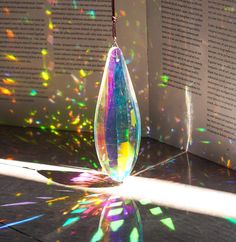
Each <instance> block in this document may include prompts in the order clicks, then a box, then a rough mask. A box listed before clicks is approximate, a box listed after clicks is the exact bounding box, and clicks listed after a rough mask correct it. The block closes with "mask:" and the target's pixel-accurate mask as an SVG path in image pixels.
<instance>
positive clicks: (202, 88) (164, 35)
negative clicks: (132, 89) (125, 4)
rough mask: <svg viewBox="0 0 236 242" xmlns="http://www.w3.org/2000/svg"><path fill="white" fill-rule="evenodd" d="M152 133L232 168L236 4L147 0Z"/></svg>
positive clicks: (208, 0) (212, 0) (205, 0)
mask: <svg viewBox="0 0 236 242" xmlns="http://www.w3.org/2000/svg"><path fill="white" fill-rule="evenodd" d="M148 33H149V35H148V37H149V47H148V48H149V49H148V55H149V73H150V82H151V84H150V119H151V134H152V135H153V137H155V138H157V139H159V140H161V141H163V142H166V143H169V144H171V145H174V146H177V147H180V148H182V149H188V150H189V151H190V152H192V153H194V154H197V155H199V156H202V157H205V158H207V159H210V160H213V161H216V162H218V163H220V164H223V165H225V166H227V167H230V168H236V167H235V166H236V161H235V157H236V153H235V147H234V146H235V141H236V131H235V130H236V129H235V128H236V126H235V125H236V122H235V121H236V98H235V91H236V80H235V74H236V69H235V64H236V52H235V47H236V41H235V39H236V38H235V37H236V3H235V1H231V0H201V1H190V0H184V1H177V0H173V1H172V0H171V1H170V0H161V1H156V2H153V1H150V2H148Z"/></svg>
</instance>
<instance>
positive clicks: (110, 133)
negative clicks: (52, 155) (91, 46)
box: [94, 47, 141, 182]
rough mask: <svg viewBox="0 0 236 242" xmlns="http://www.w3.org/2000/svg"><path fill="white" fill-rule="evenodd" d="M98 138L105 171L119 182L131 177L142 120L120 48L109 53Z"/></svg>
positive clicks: (96, 127) (99, 103)
mask: <svg viewBox="0 0 236 242" xmlns="http://www.w3.org/2000/svg"><path fill="white" fill-rule="evenodd" d="M94 139H95V146H96V151H97V155H98V159H99V161H100V164H101V166H102V168H103V170H104V171H105V172H106V173H107V174H108V175H109V176H110V177H111V178H112V179H113V180H115V181H118V182H122V181H123V180H124V179H125V178H126V177H127V176H129V175H130V173H131V171H132V169H133V167H134V165H135V162H136V160H137V157H138V152H139V146H140V139H141V120H140V113H139V108H138V103H137V100H136V96H135V92H134V89H133V85H132V82H131V78H130V75H129V71H128V68H127V65H126V62H125V59H124V56H123V54H122V51H121V49H120V48H119V47H112V48H111V49H110V50H109V53H108V56H107V61H106V65H105V69H104V73H103V79H102V83H101V87H100V92H99V96H98V101H97V107H96V112H95V120H94Z"/></svg>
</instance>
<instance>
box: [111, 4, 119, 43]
mask: <svg viewBox="0 0 236 242" xmlns="http://www.w3.org/2000/svg"><path fill="white" fill-rule="evenodd" d="M116 23H117V17H116V6H115V0H112V38H113V41H114V42H113V45H114V46H118V45H117V42H116Z"/></svg>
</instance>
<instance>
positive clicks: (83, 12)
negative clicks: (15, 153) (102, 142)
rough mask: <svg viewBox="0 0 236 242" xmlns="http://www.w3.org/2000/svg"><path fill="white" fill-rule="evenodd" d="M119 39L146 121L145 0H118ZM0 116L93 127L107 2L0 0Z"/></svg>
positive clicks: (21, 122) (107, 37)
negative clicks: (17, 0)
mask: <svg viewBox="0 0 236 242" xmlns="http://www.w3.org/2000/svg"><path fill="white" fill-rule="evenodd" d="M117 5H118V6H117V10H118V12H117V13H118V15H119V16H120V18H119V20H118V42H119V46H120V47H121V48H122V50H123V52H124V55H125V57H126V59H127V64H128V68H129V70H130V75H131V78H132V81H133V84H134V88H135V91H136V95H137V98H138V102H139V106H140V110H141V116H142V124H143V125H142V128H143V135H146V134H147V128H148V110H149V106H148V80H147V33H146V2H145V1H142V0H138V1H136V0H132V1H124V0H122V1H117ZM0 29H1V31H0V105H1V109H0V123H1V124H7V125H17V126H36V127H40V128H41V129H46V128H51V129H62V130H77V131H81V130H84V131H92V129H93V117H94V112H95V105H96V99H97V95H98V92H99V87H100V82H101V78H102V71H103V67H104V65H105V60H106V54H107V51H108V48H109V46H110V45H111V42H112V39H111V1H107V0H99V1H89V0H88V1H79V0H72V1H56V0H48V1H45V0H40V1H32V0H25V1H23V2H22V1H19V2H16V1H13V0H8V1H1V2H0Z"/></svg>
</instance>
